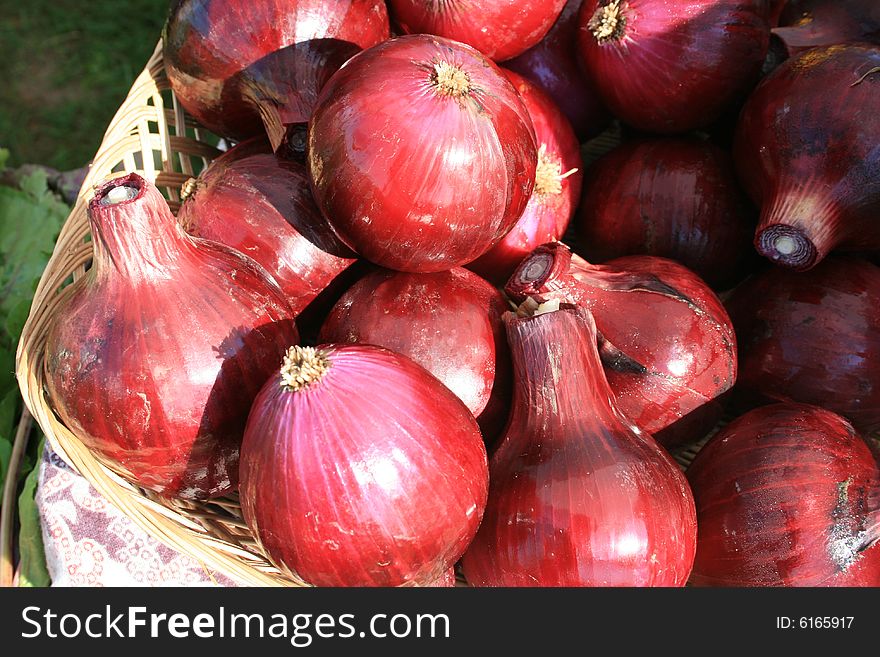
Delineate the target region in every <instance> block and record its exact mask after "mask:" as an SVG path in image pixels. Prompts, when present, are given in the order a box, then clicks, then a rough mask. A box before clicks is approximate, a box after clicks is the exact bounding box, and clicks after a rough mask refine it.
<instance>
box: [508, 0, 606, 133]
mask: <svg viewBox="0 0 880 657" xmlns="http://www.w3.org/2000/svg"><path fill="white" fill-rule="evenodd" d="M582 3H583V0H567V2H566V3H565V6H564V7H563V8H562V13H561V14H559V18H557V19H556V22H555V23H554V24H553V27H551V28H550V31H549V32H547V34H546V36H544V38H543V39H541V41H540V42H538V44H537V45H535V46H532V47H531V48H529V49H528V50H527V51H525V52H524V53H523V54H521V55H519V56H517V57H514V58H513V59H508V60H507V61H505V62H504V68H506V69H509V70H511V71H513V72H514V73H518V74H519V75H521V76H522V77H524V78H525V79H526V80H528V81H529V82H531V83H532V84H534V85H535V86H537V87H538V88H539V89H541V90H542V91H544V93H546V94H547V95H548V96H550V97H551V98H552V99H553V102H555V103H556V104H557V105H558V106H559V109H560V110H562V113H563V114H565V116H566V118H567V119H568V120H569V122H570V123H571V126H572V128H574V131H575V134H576V135H577V137H578V139H579V140H581V141H586V140H587V139H592V138H593V137H596V136H598V135H599V134H600V133H601V132H602V131H603V130H604V129H605V128H606V127H607V126H608V123H609V122H610V121H611V115H610V114H609V113H608V110H607V109H605V106H604V105H603V104H602V101H601V100H600V99H599V93H598V92H597V91H596V89H595V87H594V85H593V82H592V81H591V80H590V79H589V78H588V77H587V76H586V75H584V74H583V72H582V71H581V70H580V67H579V66H578V63H577V18H578V13H579V12H580V9H581V4H582Z"/></svg>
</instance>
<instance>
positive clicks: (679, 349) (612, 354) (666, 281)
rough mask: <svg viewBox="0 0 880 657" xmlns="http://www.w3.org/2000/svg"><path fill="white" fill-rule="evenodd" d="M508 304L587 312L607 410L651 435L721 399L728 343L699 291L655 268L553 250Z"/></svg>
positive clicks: (638, 259) (535, 263)
mask: <svg viewBox="0 0 880 657" xmlns="http://www.w3.org/2000/svg"><path fill="white" fill-rule="evenodd" d="M504 289H505V292H506V293H507V295H508V296H509V297H510V298H511V299H513V300H515V301H517V302H520V301H523V300H525V299H526V298H527V297H532V298H534V299H535V300H536V301H539V302H543V301H560V302H564V303H573V304H577V305H581V306H584V307H586V308H588V309H589V310H590V311H591V312H592V313H593V316H594V317H595V320H596V326H597V327H598V330H599V333H600V335H601V336H602V338H601V344H600V347H601V349H600V353H601V355H602V360H603V362H604V363H605V374H606V376H607V377H608V382H609V384H610V385H611V389H612V390H613V391H614V395H615V400H616V405H617V407H618V408H619V409H620V410H621V412H623V414H624V415H625V416H626V417H627V418H628V419H629V420H630V421H631V422H633V423H634V424H635V425H636V426H637V427H638V428H639V429H641V430H642V431H645V432H648V433H652V434H653V433H656V432H659V431H660V430H661V429H664V428H666V427H667V426H669V425H670V424H672V423H673V422H676V421H677V420H679V419H680V418H682V417H684V416H685V415H687V414H688V413H690V412H691V411H693V410H694V409H696V408H697V407H699V406H701V405H702V404H704V403H706V402H708V401H709V400H711V399H714V398H715V397H717V396H718V395H720V394H722V393H723V392H725V391H727V390H728V389H730V388H731V387H732V386H733V384H734V382H735V381H736V370H737V362H736V337H735V335H734V330H733V325H732V324H731V322H730V318H729V317H728V316H727V312H726V311H725V309H724V307H723V306H722V305H721V302H720V301H719V300H718V297H717V296H715V294H714V293H713V292H712V290H711V289H710V288H709V286H708V285H706V283H704V282H703V281H702V280H701V279H700V278H699V277H698V276H697V275H696V274H694V273H693V272H692V271H690V270H689V269H687V268H686V267H684V266H682V265H680V264H678V263H676V262H674V261H672V260H667V259H665V258H656V257H653V256H628V257H625V258H618V259H616V260H612V261H610V262H608V263H606V264H604V265H593V264H590V263H588V262H587V261H585V260H584V259H582V258H580V257H578V256H577V255H574V254H572V253H571V251H570V250H569V248H568V247H566V246H565V245H564V244H561V243H555V244H546V245H544V246H542V247H540V248H538V249H536V250H535V251H534V252H533V253H532V255H530V256H529V257H528V258H526V259H525V260H524V261H523V262H522V264H520V266H519V267H518V268H517V270H516V271H515V272H514V273H513V276H511V278H510V280H509V281H508V282H507V285H506V286H505V288H504Z"/></svg>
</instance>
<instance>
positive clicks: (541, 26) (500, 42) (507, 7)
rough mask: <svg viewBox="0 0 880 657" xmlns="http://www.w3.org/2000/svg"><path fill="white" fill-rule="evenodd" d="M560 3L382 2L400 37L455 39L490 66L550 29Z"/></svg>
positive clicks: (487, 0) (559, 0) (554, 0)
mask: <svg viewBox="0 0 880 657" xmlns="http://www.w3.org/2000/svg"><path fill="white" fill-rule="evenodd" d="M564 5H565V0H530V1H529V2H522V1H521V0H427V1H426V0H388V8H389V9H390V11H391V16H392V18H393V19H394V22H395V24H396V25H398V26H399V27H400V29H401V30H402V32H403V33H404V34H435V35H437V36H441V37H446V38H447V39H454V40H455V41H461V42H462V43H466V44H468V45H469V46H472V47H474V48H476V49H477V50H479V51H480V52H481V53H483V54H484V55H486V57H489V58H491V59H493V60H495V61H496V62H503V61H504V60H506V59H510V58H511V57H516V56H517V55H519V54H522V53H523V52H525V51H526V50H528V49H529V48H531V47H532V46H534V45H535V44H536V43H538V42H539V41H540V40H541V39H542V38H544V35H545V34H547V32H548V31H549V30H550V28H551V27H552V26H553V23H554V21H555V20H556V18H557V17H558V16H559V14H560V12H561V11H562V7H563V6H564Z"/></svg>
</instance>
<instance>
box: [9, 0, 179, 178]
mask: <svg viewBox="0 0 880 657" xmlns="http://www.w3.org/2000/svg"><path fill="white" fill-rule="evenodd" d="M168 5H169V2H168V0H0V147H5V148H8V149H9V150H10V151H11V154H12V155H11V159H10V162H9V165H10V166H16V165H19V164H23V163H35V164H44V165H47V166H51V167H54V168H57V169H61V170H67V169H75V168H79V167H81V166H84V165H85V164H86V163H88V162H89V160H91V158H92V156H94V154H95V151H96V150H97V148H98V146H99V145H100V142H101V137H102V136H103V134H104V129H105V128H106V126H107V124H108V123H109V122H110V119H111V118H112V117H113V115H114V114H115V113H116V110H117V108H118V107H119V105H120V103H121V102H122V101H123V99H124V98H125V95H126V93H127V92H128V89H129V87H130V86H131V83H132V82H133V81H134V78H135V77H136V76H137V74H138V73H140V71H141V69H142V68H143V66H144V64H145V63H146V62H147V59H148V58H149V56H150V54H151V53H152V52H153V48H154V47H155V45H156V42H157V41H158V40H159V34H160V31H161V29H162V25H163V23H164V21H165V16H166V14H167V11H168Z"/></svg>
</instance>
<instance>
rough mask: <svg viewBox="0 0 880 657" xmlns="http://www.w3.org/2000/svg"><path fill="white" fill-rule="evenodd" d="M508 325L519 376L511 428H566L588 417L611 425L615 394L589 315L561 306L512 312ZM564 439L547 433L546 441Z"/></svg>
mask: <svg viewBox="0 0 880 657" xmlns="http://www.w3.org/2000/svg"><path fill="white" fill-rule="evenodd" d="M545 310H546V309H545ZM504 323H505V327H506V329H507V339H508V342H509V343H510V349H511V354H512V358H513V372H514V395H513V397H514V398H513V413H512V416H511V420H510V426H511V427H513V426H520V427H541V428H542V429H546V428H547V427H561V428H566V427H567V426H568V425H569V423H571V422H573V421H579V420H582V419H584V418H585V417H586V416H589V415H593V416H595V417H596V418H602V419H604V421H605V422H606V423H607V422H609V421H612V420H611V418H612V416H614V410H613V394H612V392H611V388H610V387H609V385H608V381H607V379H606V378H605V372H604V370H603V368H602V362H601V361H600V359H599V352H598V350H597V347H596V324H595V322H594V320H593V316H592V314H590V311H588V310H587V309H585V308H580V307H576V306H572V305H570V304H562V306H561V307H559V309H558V310H555V311H554V310H549V311H537V312H535V313H534V314H531V315H530V316H525V317H523V316H518V315H517V314H515V313H513V312H508V313H506V314H505V316H504ZM563 435H566V433H565V432H556V433H553V432H549V433H548V432H546V431H542V439H553V437H554V436H563Z"/></svg>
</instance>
